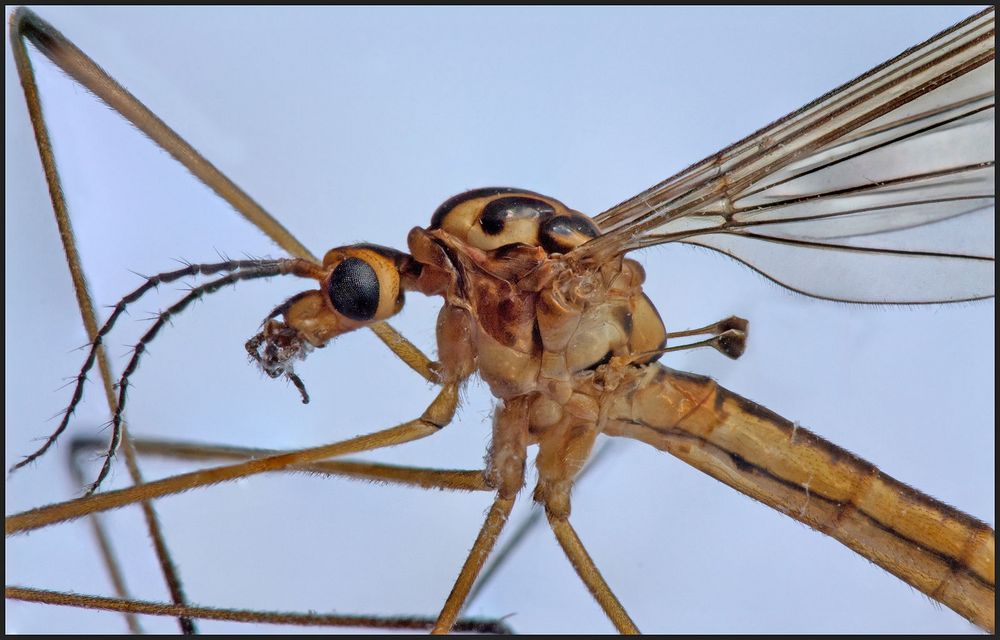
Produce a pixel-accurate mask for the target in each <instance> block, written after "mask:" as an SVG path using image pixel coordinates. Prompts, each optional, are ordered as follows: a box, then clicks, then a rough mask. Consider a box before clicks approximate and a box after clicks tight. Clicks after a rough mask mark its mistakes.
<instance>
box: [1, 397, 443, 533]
mask: <svg viewBox="0 0 1000 640" xmlns="http://www.w3.org/2000/svg"><path fill="white" fill-rule="evenodd" d="M457 406H458V384H457V383H449V384H446V385H444V386H443V387H442V389H441V391H440V392H439V393H438V395H437V396H436V397H435V398H434V400H433V401H432V402H431V404H430V406H429V407H427V409H426V410H425V411H424V413H423V414H422V415H421V416H420V417H419V418H417V419H415V420H410V421H407V422H404V423H402V424H399V425H397V426H395V427H390V428H388V429H383V430H382V431H376V432H374V433H369V434H366V435H362V436H358V437H355V438H351V439H349V440H342V441H340V442H335V443H332V444H326V445H321V446H319V447H312V448H309V449H299V450H297V451H290V452H287V453H281V454H278V455H274V456H268V457H266V458H259V459H256V460H248V461H246V462H241V463H238V464H232V465H227V466H222V467H214V468H211V469H202V470H199V471H193V472H191V473H184V474H181V475H177V476H171V477H169V478H164V479H162V480H157V481H154V482H150V483H148V484H143V485H136V486H132V487H127V488H124V489H118V490H116V491H108V492H105V493H99V494H94V495H90V496H85V497H83V498H79V499H76V500H70V501H68V502H61V503H58V504H52V505H48V506H45V507H40V508H38V509H32V510H30V511H25V512H22V513H19V514H15V515H11V516H7V517H6V518H5V519H4V530H5V533H6V535H11V534H14V533H21V532H25V531H30V530H32V529H38V528H40V527H44V526H47V525H50V524H53V523H56V522H64V521H67V520H73V519H76V518H80V517H82V516H85V515H88V514H91V513H96V512H100V511H107V510H109V509H117V508H119V507H123V506H125V505H128V504H132V503H133V502H139V501H145V500H152V499H154V498H160V497H163V496H166V495H171V494H174V493H180V492H182V491H187V490H189V489H193V488H195V487H203V486H206V485H211V484H217V483H220V482H227V481H230V480H236V479H238V478H243V477H246V476H250V475H255V474H258V473H266V472H268V471H281V470H283V469H287V468H288V467H291V466H295V465H303V464H309V463H312V462H318V461H320V460H325V459H326V458H335V457H339V456H343V455H348V454H351V453H360V452H362V451H371V450H374V449H379V448H382V447H390V446H393V445H397V444H403V443H404V442H411V441H413V440H419V439H420V438H425V437H427V436H429V435H432V434H435V433H437V432H438V431H440V430H441V429H442V428H443V427H444V426H445V425H447V424H448V423H449V422H451V419H452V417H453V416H454V415H455V409H456V407H457Z"/></svg>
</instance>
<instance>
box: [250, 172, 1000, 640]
mask: <svg viewBox="0 0 1000 640" xmlns="http://www.w3.org/2000/svg"><path fill="white" fill-rule="evenodd" d="M599 235H600V231H599V229H598V227H597V226H596V225H595V224H594V223H593V221H592V220H591V219H590V218H588V217H586V216H584V215H583V214H581V213H579V212H576V211H573V210H571V209H569V208H567V207H566V206H565V205H564V204H562V203H561V202H559V201H558V200H555V199H553V198H549V197H546V196H542V195H540V194H537V193H533V192H530V191H525V190H518V189H511V188H486V189H478V190H474V191H469V192H466V193H462V194H459V195H457V196H455V197H453V198H451V199H449V200H447V201H446V202H445V203H444V204H442V205H441V207H439V208H438V210H437V211H436V212H435V213H434V216H433V218H432V221H431V225H430V227H428V228H427V229H422V228H419V227H418V228H414V229H413V230H412V231H411V232H410V234H409V239H408V241H409V248H410V254H409V255H407V254H402V253H400V252H398V251H395V250H392V249H386V248H383V247H376V246H372V245H355V246H350V247H344V248H340V249H334V250H331V251H329V252H328V253H327V254H326V256H325V258H324V260H323V264H322V267H318V266H312V267H311V268H310V267H308V266H303V267H301V268H300V269H298V270H297V273H298V274H299V275H305V276H307V277H314V278H316V279H317V280H318V281H319V282H320V288H319V289H318V290H313V291H307V292H304V293H301V294H298V295H296V296H293V297H292V298H291V299H290V300H288V301H287V302H286V303H285V304H283V305H281V306H280V307H278V309H276V310H275V312H274V313H272V314H271V316H269V317H268V319H267V320H266V321H265V323H264V330H263V331H262V332H261V333H260V334H259V335H258V336H256V337H254V338H253V339H251V341H250V342H249V343H248V349H250V350H251V352H252V353H253V354H254V357H255V358H256V359H257V361H258V362H259V363H260V365H261V367H262V368H263V369H264V370H265V371H266V372H267V373H269V374H270V375H279V374H281V373H286V374H289V375H292V376H294V374H292V373H291V372H290V362H291V361H292V360H294V359H296V358H299V357H303V356H304V354H305V353H306V352H307V351H308V350H309V349H311V348H312V347H322V346H324V345H325V344H326V343H327V342H328V341H329V340H330V339H332V338H334V337H336V336H337V335H340V334H342V333H345V332H347V331H350V330H353V329H356V328H359V327H362V326H365V325H366V324H369V323H373V322H377V321H380V320H384V319H386V318H388V317H390V316H391V315H393V314H394V313H396V312H397V311H399V310H400V309H401V308H402V301H403V292H404V291H407V290H409V291H417V292H420V293H423V294H426V295H440V296H442V297H443V298H444V306H443V308H442V309H441V312H440V314H439V316H438V325H437V342H438V354H439V363H438V366H437V368H436V370H435V373H436V376H437V377H438V380H439V381H440V382H441V383H443V385H444V387H445V389H446V390H447V389H452V392H451V393H449V394H446V395H447V397H449V398H451V399H450V400H449V401H447V402H446V403H445V404H444V406H443V407H442V406H439V407H437V410H436V411H433V412H432V411H431V410H429V412H428V413H427V414H425V416H424V417H423V418H422V420H423V421H424V423H425V424H426V425H428V426H430V427H431V428H432V429H439V428H441V427H443V426H445V424H446V423H447V422H448V421H450V420H451V417H452V415H453V414H454V410H455V400H454V399H453V398H454V397H455V395H454V390H455V389H456V388H457V387H458V385H460V384H461V383H462V382H464V381H465V380H466V379H468V378H469V376H471V375H472V374H473V373H477V372H478V373H479V375H480V376H482V378H483V379H484V380H485V381H486V382H487V384H488V385H489V386H490V389H491V390H492V392H493V394H494V395H495V396H496V397H497V398H498V399H499V401H500V402H499V406H498V407H497V410H496V414H495V416H494V423H493V438H492V444H491V446H490V451H489V454H488V456H487V468H486V469H485V472H484V473H485V481H486V486H488V487H489V488H490V489H493V490H494V491H496V499H495V502H494V505H493V508H492V509H491V511H490V513H489V515H488V516H487V520H486V523H485V524H484V525H483V529H482V531H481V533H480V536H479V538H478V539H477V541H476V545H475V546H474V548H473V550H472V552H471V553H470V555H469V559H468V560H467V561H466V564H465V566H464V567H463V570H462V573H461V575H460V576H459V579H458V582H457V583H456V586H455V588H454V589H453V590H452V593H451V595H450V597H449V598H448V601H447V603H446V604H445V607H444V610H443V611H442V613H441V616H440V617H439V619H438V622H437V625H436V627H435V629H436V630H437V631H448V630H449V629H450V628H451V626H452V625H453V624H454V622H455V620H456V619H457V616H458V613H459V611H460V610H461V607H462V604H463V603H464V601H465V598H466V597H467V595H468V593H469V590H470V588H471V586H472V584H473V582H474V581H475V578H476V576H477V575H478V573H479V571H480V570H481V568H482V565H483V562H484V561H485V559H486V557H487V556H488V554H489V552H490V550H491V548H492V546H493V544H494V542H495V540H496V536H497V534H498V533H499V531H500V530H501V528H502V527H503V525H504V523H505V521H506V519H507V516H508V515H509V513H510V511H511V509H512V507H513V504H514V500H515V497H516V496H517V494H518V492H519V491H520V489H521V488H522V485H523V484H524V475H525V462H526V457H527V447H528V446H529V445H536V444H537V445H538V454H537V457H536V459H535V464H536V467H537V469H538V484H537V486H536V487H535V490H534V500H535V501H536V502H538V503H540V504H541V505H542V506H543V507H544V509H545V513H546V516H547V517H548V520H549V524H550V525H551V527H552V529H553V531H554V532H555V534H556V537H557V538H558V540H559V542H560V544H561V545H562V547H563V550H564V551H565V552H566V554H567V556H568V557H569V559H570V561H571V562H572V563H573V566H574V567H575V568H576V570H577V572H578V573H579V575H580V577H581V578H582V579H583V581H584V582H585V583H586V584H587V587H588V588H589V589H590V591H591V593H592V594H593V595H594V597H595V598H596V599H597V600H598V602H599V603H600V605H601V606H602V607H603V608H604V610H605V612H606V613H607V615H608V616H609V617H610V618H611V620H612V621H613V622H614V623H615V625H616V627H617V628H618V630H619V631H620V632H623V633H628V632H635V631H637V630H638V629H637V627H636V626H635V624H634V623H633V622H632V620H631V619H630V618H629V616H628V614H627V613H626V612H625V610H624V608H623V607H622V605H621V604H620V603H619V602H618V600H617V598H616V597H615V596H614V594H613V593H612V592H611V590H610V588H609V587H608V585H607V584H606V583H605V581H604V579H603V578H602V577H601V575H600V573H599V571H598V570H597V568H596V567H595V566H594V564H593V562H592V561H591V559H590V557H589V556H588V555H587V553H586V551H585V550H584V547H583V545H582V543H581V542H580V541H579V538H578V537H577V536H576V533H575V532H574V530H573V529H572V527H571V526H570V524H569V516H570V512H571V508H570V493H571V489H572V486H573V481H574V478H575V477H576V476H577V474H578V473H579V472H580V470H581V469H582V467H583V464H584V463H585V462H586V461H587V459H588V457H589V456H590V454H591V450H592V448H593V446H594V442H595V440H596V438H597V436H598V435H599V434H601V433H605V434H609V435H617V436H625V437H630V438H634V439H636V440H640V441H642V442H646V443H648V444H651V445H653V446H655V447H657V448H660V449H663V450H666V451H669V452H670V453H673V454H675V455H677V456H678V457H680V458H682V459H684V460H686V461H688V462H690V463H691V464H693V465H694V466H696V467H698V468H699V469H702V470H703V471H705V472H706V473H709V474H711V475H713V476H715V477H716V478H718V479H720V480H722V481H723V482H726V483H727V484H730V485H732V486H734V487H736V488H738V489H739V490H741V491H743V492H744V493H747V494H749V495H751V496H753V497H755V498H757V499H759V500H761V501H763V502H766V503H768V504H771V505H772V506H775V507H776V508H779V509H780V510H782V511H785V512H786V513H788V514H789V515H791V516H792V517H794V518H796V519H798V520H800V521H802V522H805V523H806V524H809V525H810V526H812V527H814V528H817V529H819V530H821V531H824V532H825V533H828V534H829V535H831V536H833V537H835V538H837V539H839V540H841V541H842V542H844V543H845V544H847V545H849V546H851V547H852V548H854V549H855V550H857V551H858V552H859V553H862V554H863V555H865V556H866V557H868V558H869V559H871V560H872V561H873V562H876V563H877V564H880V565H881V566H883V567H884V568H886V569H887V570H889V571H891V572H893V573H895V574H896V575H898V576H900V577H901V578H903V579H904V580H907V581H908V582H909V583H910V584H911V585H913V586H915V587H917V588H918V589H921V590H923V591H924V592H925V593H928V594H933V595H934V596H935V597H938V598H940V599H942V600H943V601H945V602H946V604H948V605H949V606H952V607H953V608H955V609H956V610H959V611H961V612H963V614H964V615H967V616H969V617H970V618H973V619H979V620H984V621H986V620H989V622H986V624H989V625H992V605H991V601H992V589H991V588H990V587H989V585H988V584H986V583H984V582H983V579H984V576H985V575H986V574H987V573H989V571H990V569H991V567H992V553H993V552H992V549H993V547H992V544H993V532H992V529H991V528H990V527H989V526H988V525H985V524H983V523H981V522H978V521H977V520H975V519H973V518H970V517H968V516H965V515H964V514H962V513H961V512H958V511H956V510H954V509H952V508H951V507H948V506H947V505H944V504H943V503H940V502H937V501H936V500H934V499H932V498H930V497H928V496H926V495H924V494H921V493H919V492H917V491H915V490H913V489H910V488H909V487H906V486H905V485H903V484H901V483H899V482H898V481H896V480H894V479H892V478H890V477H888V476H885V475H883V474H880V473H879V471H878V470H877V469H876V468H875V467H873V466H872V465H871V464H869V463H867V462H865V461H864V460H861V459H860V458H858V457H856V456H854V455H852V454H850V453H848V452H846V451H844V450H842V449H840V448H839V447H837V446H836V445H833V444H831V443H829V442H827V441H825V440H823V439H821V438H819V437H818V436H816V435H814V434H812V433H811V432H809V431H807V430H805V429H802V428H800V427H798V426H797V425H793V424H791V423H790V422H788V421H787V420H784V419H782V418H780V417H778V416H777V415H775V414H773V413H771V412H770V411H768V410H767V409H764V408H763V407H760V406H758V405H756V404H754V403H752V402H749V401H747V400H745V399H743V398H741V397H739V396H737V395H735V394H732V393H731V392H728V391H726V390H725V389H722V388H720V387H719V386H718V385H716V383H715V382H714V381H712V380H711V379H709V378H704V377H701V376H695V375H691V374H684V373H680V372H676V371H672V370H670V369H668V368H666V367H663V366H661V365H659V364H658V363H657V362H656V360H657V359H658V358H659V356H660V355H661V354H662V353H663V352H664V351H665V350H666V349H667V346H666V342H667V338H668V337H669V335H670V334H668V333H667V332H666V329H665V328H664V325H663V322H662V320H661V319H660V316H659V314H658V313H657V311H656V309H655V308H654V307H653V305H652V303H651V302H650V301H649V299H648V298H647V297H646V296H645V294H643V292H642V283H643V280H644V273H643V270H642V267H641V266H640V265H639V264H638V263H637V262H635V261H633V260H630V259H627V258H624V257H623V256H621V255H614V254H612V255H610V256H602V255H600V254H598V255H597V256H596V257H595V256H591V257H588V258H585V259H583V260H580V261H575V260H572V257H573V254H571V253H570V252H572V250H573V249H575V248H577V247H579V246H582V245H583V244H584V243H586V242H588V241H589V240H592V239H594V238H596V237H598V236H599ZM566 254H569V256H567V255H566ZM567 257H569V258H570V259H567ZM277 315H283V316H284V322H279V321H277V320H275V317H276V316H277ZM746 330H747V324H746V322H745V321H743V320H741V319H739V318H730V319H727V320H724V321H721V322H719V323H716V324H714V325H711V326H709V327H705V328H704V329H701V330H696V331H694V332H681V333H679V334H676V335H692V334H694V333H710V334H713V335H714V337H713V338H711V339H710V340H708V341H706V343H707V344H710V345H712V346H714V347H715V348H717V349H719V350H720V351H722V352H723V353H726V354H727V355H729V356H730V357H738V356H739V354H740V353H742V350H743V344H744V341H745V338H746ZM697 344H698V346H700V345H702V344H704V343H697ZM691 346H695V345H691ZM293 379H294V378H293ZM297 384H299V383H297ZM740 421H743V422H744V423H745V424H744V426H743V428H740V427H739V426H736V425H738V424H739V422H740ZM750 425H752V428H748V427H749V426H750ZM765 450H766V451H767V452H768V455H764V452H765ZM807 460H808V464H807V463H806V461H807ZM871 494H879V495H880V497H881V502H879V503H869V501H868V500H867V499H866V497H865V496H867V495H871ZM900 508H908V509H915V510H918V511H923V512H925V513H926V514H927V517H929V518H931V519H933V521H935V522H937V523H938V527H940V523H941V522H944V521H947V522H952V523H953V524H949V525H948V526H954V527H956V528H957V531H956V532H954V533H951V534H946V533H945V532H944V530H943V529H941V530H937V531H934V532H927V531H921V529H922V528H923V527H925V526H926V525H925V524H919V523H918V524H908V525H907V524H899V525H896V526H898V527H900V528H899V529H898V530H897V529H894V527H893V526H881V527H874V528H873V527H872V526H871V524H870V522H871V521H873V520H875V521H877V519H878V518H888V521H892V518H893V516H892V515H891V514H892V512H893V510H894V509H900ZM956 534H957V539H958V540H964V541H965V542H961V543H960V546H961V548H962V551H961V552H959V553H956V554H955V555H950V556H949V555H945V556H944V557H941V558H939V559H937V560H936V561H932V562H931V563H930V564H931V566H930V567H928V565H927V558H926V557H925V556H926V548H927V547H928V546H933V545H935V544H940V543H935V542H933V538H935V537H937V536H941V535H946V536H951V535H956ZM921 536H923V537H921ZM949 544H950V543H945V546H949Z"/></svg>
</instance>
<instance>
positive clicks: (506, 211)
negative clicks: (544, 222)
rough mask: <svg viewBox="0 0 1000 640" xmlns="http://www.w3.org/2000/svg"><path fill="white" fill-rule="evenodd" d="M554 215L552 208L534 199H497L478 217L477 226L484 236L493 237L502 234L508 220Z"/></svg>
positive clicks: (513, 197) (522, 197) (514, 197)
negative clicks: (480, 228)
mask: <svg viewBox="0 0 1000 640" xmlns="http://www.w3.org/2000/svg"><path fill="white" fill-rule="evenodd" d="M553 213H555V210H554V209H553V208H552V206H551V205H550V204H549V203H547V202H544V201H542V200H538V199H536V198H527V197H524V196H511V197H508V198H497V199H496V200H493V201H492V202H490V203H489V204H487V205H486V206H485V207H483V213H482V214H481V215H480V216H479V226H480V227H482V229H483V231H484V232H485V233H486V235H490V236H495V235H497V234H499V233H500V232H502V231H503V230H504V229H505V228H506V226H507V222H508V221H509V220H525V219H537V218H541V217H544V216H550V215H552V214H553Z"/></svg>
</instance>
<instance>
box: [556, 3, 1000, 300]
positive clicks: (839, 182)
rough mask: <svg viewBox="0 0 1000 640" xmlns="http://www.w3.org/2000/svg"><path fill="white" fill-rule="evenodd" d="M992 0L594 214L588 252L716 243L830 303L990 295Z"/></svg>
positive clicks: (583, 255)
mask: <svg viewBox="0 0 1000 640" xmlns="http://www.w3.org/2000/svg"><path fill="white" fill-rule="evenodd" d="M994 37H995V28H994V10H993V9H992V8H991V9H988V10H986V11H983V12H982V13H980V14H977V15H975V16H973V17H971V18H969V19H968V20H966V21H964V22H962V23H960V24H958V25H956V26H954V27H952V28H951V29H949V30H947V31H944V32H942V33H940V34H938V35H937V36H935V37H933V38H931V39H930V40H928V41H927V42H925V43H923V44H921V45H917V46H916V47H913V48H912V49H909V50H907V51H905V52H903V53H902V54H900V55H899V56H897V57H896V58H894V59H893V60H890V61H889V62H887V63H885V64H883V65H882V66H880V67H877V68H875V69H873V70H871V71H869V72H868V73H866V74H865V75H863V76H861V77H859V78H857V79H855V80H853V81H851V82H849V83H847V84H845V85H844V86H842V87H840V88H838V89H835V90H834V91H832V92H830V93H828V94H826V95H825V96H823V97H821V98H819V99H818V100H816V101H814V102H813V103H811V104H809V105H806V106H805V107H803V108H802V109H800V110H799V111H796V112H795V113H792V114H790V115H788V116H786V117H784V118H782V119H780V120H778V121H776V122H774V123H772V124H771V125H769V126H767V127H765V128H764V129H761V130H760V131H758V132H756V133H754V134H753V135H751V136H749V137H747V138H745V139H744V140H741V141H740V142H737V143H736V144H734V145H732V146H730V147H728V148H727V149H724V150H723V151H721V152H719V153H717V154H715V155H713V156H711V157H709V158H706V159H705V160H702V161H701V162H699V163H696V164H694V165H692V166H691V167H689V168H688V169H686V170H684V171H682V172H681V173H679V174H677V175H675V176H673V177H671V178H668V179H667V180H665V181H663V182H661V183H659V184H657V185H655V186H653V187H651V188H650V189H647V190H646V191H644V192H643V193H641V194H639V195H637V196H635V197H634V198H631V199H629V200H627V201H625V202H623V203H621V204H619V205H617V206H615V207H613V208H612V209H609V210H608V211H605V212H604V213H602V214H600V215H599V216H597V217H596V218H595V220H596V221H597V223H598V224H599V225H600V227H601V229H602V231H603V232H604V233H603V235H601V236H600V237H599V238H596V239H594V240H592V241H591V242H588V243H587V244H585V245H583V246H582V247H579V248H578V249H576V250H575V251H573V252H572V253H573V255H574V257H575V258H578V259H593V258H598V259H599V258H601V257H602V256H607V255H609V254H614V253H623V252H626V251H631V250H634V249H640V248H643V247H648V246H652V245H655V244H660V243H664V242H686V243H690V244H697V245H701V246H704V247H708V248H711V249H714V250H716V251H720V252H722V253H725V254H727V255H730V256H732V257H733V258H735V259H737V260H740V261H742V262H744V263H746V264H747V265H748V266H750V267H751V268H754V269H756V270H758V271H760V272H761V273H763V274H764V275H766V276H767V277H769V278H771V279H773V280H775V281H776V282H778V283H779V284H781V285H783V286H786V287H788V288H790V289H793V290H796V291H799V292H801V293H804V294H807V295H812V296H816V297H821V298H828V299H831V300H843V301H851V302H874V303H924V302H952V301H958V300H972V299H977V298H984V297H990V296H992V295H993V294H994V264H995V243H994V240H993V237H994V236H993V232H994V211H993V207H994V198H995V182H994V181H995V176H994V158H995V150H994V121H995V115H994V114H995V80H994V74H995V63H994V57H995V51H994Z"/></svg>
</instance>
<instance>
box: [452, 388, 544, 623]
mask: <svg viewBox="0 0 1000 640" xmlns="http://www.w3.org/2000/svg"><path fill="white" fill-rule="evenodd" d="M528 399H529V396H520V397H518V398H513V399H510V400H506V401H503V402H501V403H500V405H499V406H498V407H497V409H496V413H495V414H494V419H493V441H492V442H491V443H490V451H489V454H488V456H487V459H488V460H489V464H488V468H487V471H486V474H485V478H486V481H487V482H488V483H489V485H490V487H491V488H494V489H496V491H497V496H496V499H495V500H494V501H493V506H492V507H490V511H489V513H488V514H487V516H486V521H485V522H484V523H483V527H482V529H480V531H479V535H478V536H477V537H476V541H475V543H474V544H473V545H472V550H471V551H470V552H469V555H468V557H467V558H466V559H465V564H463V565H462V570H461V572H459V574H458V579H457V580H456V581H455V586H454V587H452V590H451V593H450V594H449V595H448V599H447V600H446V601H445V603H444V607H443V608H442V609H441V615H440V616H438V620H437V623H436V624H435V625H434V631H433V633H448V632H449V631H451V629H452V626H453V625H454V624H455V620H456V619H457V618H458V614H459V613H460V612H461V610H462V607H463V606H464V605H465V602H466V599H467V598H468V597H469V592H470V591H471V590H472V585H473V583H475V581H476V578H477V577H479V572H480V571H482V569H483V565H484V564H485V563H486V559H487V557H488V556H489V555H490V552H491V551H492V550H493V546H494V545H495V544H496V541H497V538H498V537H499V536H500V532H501V531H502V530H503V527H504V525H505V524H506V523H507V518H508V517H509V516H510V512H511V509H513V508H514V500H515V498H516V497H517V493H518V491H520V490H521V487H523V486H524V468H525V459H526V458H527V449H528V406H529V402H528Z"/></svg>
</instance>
